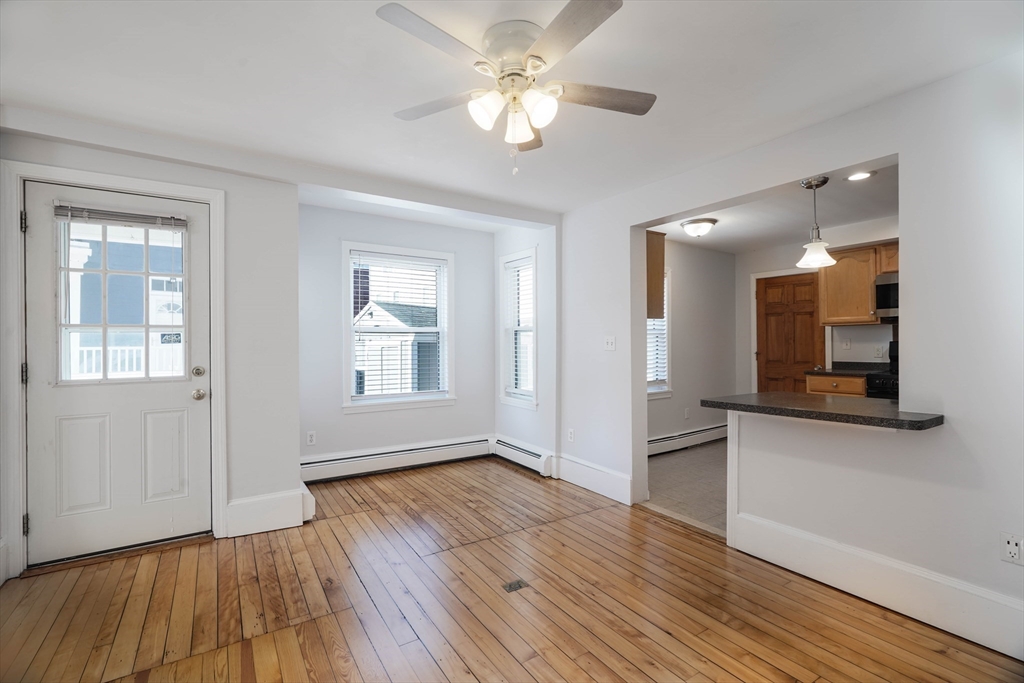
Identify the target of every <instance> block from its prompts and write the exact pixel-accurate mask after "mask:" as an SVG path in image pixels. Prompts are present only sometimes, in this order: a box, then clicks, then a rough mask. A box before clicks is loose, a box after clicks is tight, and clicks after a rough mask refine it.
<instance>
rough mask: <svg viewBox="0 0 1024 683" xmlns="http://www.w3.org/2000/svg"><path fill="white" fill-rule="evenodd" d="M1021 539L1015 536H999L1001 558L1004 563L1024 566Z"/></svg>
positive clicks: (1002, 534) (1003, 534) (1005, 534)
mask: <svg viewBox="0 0 1024 683" xmlns="http://www.w3.org/2000/svg"><path fill="white" fill-rule="evenodd" d="M1021 544H1022V541H1021V537H1020V536H1014V535H1013V534H1007V533H1001V534H999V548H1000V553H1001V555H1000V557H999V559H1001V560H1002V561H1003V562H1012V563H1013V564H1020V565H1024V555H1021Z"/></svg>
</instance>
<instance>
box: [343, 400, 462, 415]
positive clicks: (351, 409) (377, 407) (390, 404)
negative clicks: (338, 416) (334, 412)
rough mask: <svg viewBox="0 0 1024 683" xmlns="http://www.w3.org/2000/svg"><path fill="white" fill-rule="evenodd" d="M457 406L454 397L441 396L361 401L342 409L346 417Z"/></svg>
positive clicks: (346, 405) (344, 406)
mask: <svg viewBox="0 0 1024 683" xmlns="http://www.w3.org/2000/svg"><path fill="white" fill-rule="evenodd" d="M453 405H455V397H454V396H439V397H437V398H397V399H395V398H392V399H381V400H379V401H360V402H359V403H346V404H345V405H343V406H342V407H341V412H342V413H343V414H345V415H351V414H356V413H377V412H381V411H385V410H411V409H413V408H440V407H443V406H453Z"/></svg>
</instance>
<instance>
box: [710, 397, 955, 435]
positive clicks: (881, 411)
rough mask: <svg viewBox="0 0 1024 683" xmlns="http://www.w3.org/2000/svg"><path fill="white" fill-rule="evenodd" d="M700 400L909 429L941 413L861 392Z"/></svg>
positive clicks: (938, 420)
mask: <svg viewBox="0 0 1024 683" xmlns="http://www.w3.org/2000/svg"><path fill="white" fill-rule="evenodd" d="M700 404H701V405H702V406H704V407H705V408H720V409H722V410H738V411H740V412H742V413H759V414H761V415H777V416H779V417H799V418H803V419H805V420H823V421H825V422H843V423H846V424H855V425H865V426H868V427H883V428H886V429H906V430H911V431H921V430H924V429H931V428H932V427H938V426H939V425H940V424H942V422H943V416H942V415H935V414H932V413H908V412H903V411H901V410H900V405H899V401H893V400H890V399H886V398H863V397H860V396H830V395H826V394H798V393H788V392H771V393H759V394H740V395H739V396H722V397H719V398H703V399H701V401H700Z"/></svg>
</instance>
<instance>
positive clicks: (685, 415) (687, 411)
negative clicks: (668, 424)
mask: <svg viewBox="0 0 1024 683" xmlns="http://www.w3.org/2000/svg"><path fill="white" fill-rule="evenodd" d="M683 419H684V420H689V419H690V409H689V408H683Z"/></svg>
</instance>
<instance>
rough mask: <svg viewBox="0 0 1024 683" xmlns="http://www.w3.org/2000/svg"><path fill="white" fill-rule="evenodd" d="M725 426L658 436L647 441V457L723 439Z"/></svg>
mask: <svg viewBox="0 0 1024 683" xmlns="http://www.w3.org/2000/svg"><path fill="white" fill-rule="evenodd" d="M725 431H726V427H725V425H724V424H723V425H715V426H713V427H705V428H704V429H694V430H691V431H689V432H681V433H679V434H672V435H670V436H659V437H657V438H654V439H648V440H647V455H658V454H659V453H668V452H669V451H676V450H679V449H680V448H688V447H690V446H696V445H698V444H702V443H707V442H708V441H717V440H718V439H724V438H725Z"/></svg>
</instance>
